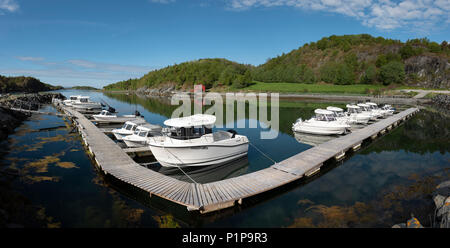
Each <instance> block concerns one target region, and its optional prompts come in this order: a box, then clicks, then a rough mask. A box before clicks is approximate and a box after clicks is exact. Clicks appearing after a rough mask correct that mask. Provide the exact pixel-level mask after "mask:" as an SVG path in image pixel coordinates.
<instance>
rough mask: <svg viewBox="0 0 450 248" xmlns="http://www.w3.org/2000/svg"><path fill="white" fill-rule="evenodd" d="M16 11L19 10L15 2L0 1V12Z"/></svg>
mask: <svg viewBox="0 0 450 248" xmlns="http://www.w3.org/2000/svg"><path fill="white" fill-rule="evenodd" d="M18 9H19V4H18V3H17V2H16V1H15V0H0V10H6V11H9V12H15V11H17V10H18ZM0 13H1V12H0Z"/></svg>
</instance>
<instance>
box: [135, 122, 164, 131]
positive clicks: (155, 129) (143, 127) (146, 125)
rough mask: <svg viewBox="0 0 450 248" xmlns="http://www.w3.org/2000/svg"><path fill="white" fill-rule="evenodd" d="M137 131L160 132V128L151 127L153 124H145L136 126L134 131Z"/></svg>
mask: <svg viewBox="0 0 450 248" xmlns="http://www.w3.org/2000/svg"><path fill="white" fill-rule="evenodd" d="M138 130H141V131H161V130H162V127H161V126H159V125H153V124H150V123H147V124H144V125H141V126H138V127H137V128H136V131H138Z"/></svg>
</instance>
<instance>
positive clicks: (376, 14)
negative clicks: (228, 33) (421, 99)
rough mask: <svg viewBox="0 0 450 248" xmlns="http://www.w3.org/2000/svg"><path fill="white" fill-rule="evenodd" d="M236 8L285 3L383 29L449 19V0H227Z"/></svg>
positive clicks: (419, 27)
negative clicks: (335, 14)
mask: <svg viewBox="0 0 450 248" xmlns="http://www.w3.org/2000/svg"><path fill="white" fill-rule="evenodd" d="M228 3H229V6H230V7H231V8H232V9H234V10H247V9H250V8H258V7H265V8H269V7H274V6H285V7H295V8H299V9H302V10H313V11H324V12H332V13H338V14H341V15H345V16H350V17H353V18H355V19H357V20H359V21H360V22H361V23H362V24H363V25H365V26H368V27H375V28H377V29H381V30H392V29H397V28H409V29H413V30H426V29H432V28H434V27H435V26H439V25H442V24H448V23H449V22H450V21H449V19H450V14H449V13H450V0H437V1H432V0H400V1H391V0H228Z"/></svg>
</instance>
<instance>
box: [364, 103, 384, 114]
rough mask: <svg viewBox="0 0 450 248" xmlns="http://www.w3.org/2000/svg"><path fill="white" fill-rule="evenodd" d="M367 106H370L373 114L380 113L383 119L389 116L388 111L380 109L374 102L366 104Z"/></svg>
mask: <svg viewBox="0 0 450 248" xmlns="http://www.w3.org/2000/svg"><path fill="white" fill-rule="evenodd" d="M366 104H367V105H369V106H370V108H371V109H372V111H373V112H376V113H380V114H381V115H382V117H386V116H388V115H389V114H388V111H385V110H383V109H380V108H378V105H377V104H376V103H374V102H366Z"/></svg>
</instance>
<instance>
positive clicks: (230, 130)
mask: <svg viewBox="0 0 450 248" xmlns="http://www.w3.org/2000/svg"><path fill="white" fill-rule="evenodd" d="M227 132H229V133H232V134H233V135H232V136H231V138H234V136H236V134H237V132H236V131H235V130H233V129H229V130H227Z"/></svg>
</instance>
